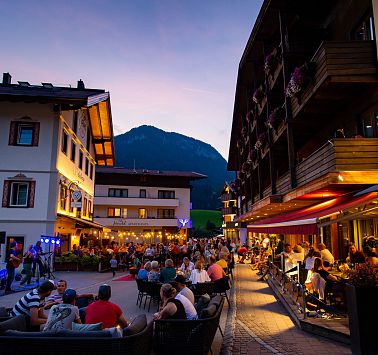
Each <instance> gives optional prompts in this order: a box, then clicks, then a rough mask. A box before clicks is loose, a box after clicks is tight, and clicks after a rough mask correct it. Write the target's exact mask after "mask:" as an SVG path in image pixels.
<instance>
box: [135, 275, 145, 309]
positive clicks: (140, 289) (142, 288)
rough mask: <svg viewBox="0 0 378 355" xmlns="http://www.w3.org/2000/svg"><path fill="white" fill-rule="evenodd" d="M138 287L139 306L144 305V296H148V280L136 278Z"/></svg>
mask: <svg viewBox="0 0 378 355" xmlns="http://www.w3.org/2000/svg"><path fill="white" fill-rule="evenodd" d="M135 281H136V283H137V288H138V297H137V302H136V305H138V303H139V308H140V307H142V301H143V297H147V281H144V280H141V279H138V278H136V279H135Z"/></svg>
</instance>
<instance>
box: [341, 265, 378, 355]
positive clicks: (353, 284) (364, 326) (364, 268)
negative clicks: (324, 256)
mask: <svg viewBox="0 0 378 355" xmlns="http://www.w3.org/2000/svg"><path fill="white" fill-rule="evenodd" d="M347 276H348V284H347V285H346V296H347V303H348V315H349V329H350V338H351V345H352V352H353V354H357V355H359V354H368V355H369V354H378V342H377V339H376V335H377V330H376V329H377V328H376V326H374V324H376V323H377V319H378V307H377V299H378V270H376V269H375V268H373V267H372V266H370V265H368V264H361V265H359V266H358V267H357V268H356V269H355V270H348V271H347Z"/></svg>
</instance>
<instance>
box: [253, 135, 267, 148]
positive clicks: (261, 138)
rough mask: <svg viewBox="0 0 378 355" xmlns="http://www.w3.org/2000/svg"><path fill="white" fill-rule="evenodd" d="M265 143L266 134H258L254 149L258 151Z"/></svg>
mask: <svg viewBox="0 0 378 355" xmlns="http://www.w3.org/2000/svg"><path fill="white" fill-rule="evenodd" d="M265 143H266V133H265V132H264V133H260V134H259V136H258V137H257V141H256V143H255V149H256V150H260V149H263V148H264V146H265Z"/></svg>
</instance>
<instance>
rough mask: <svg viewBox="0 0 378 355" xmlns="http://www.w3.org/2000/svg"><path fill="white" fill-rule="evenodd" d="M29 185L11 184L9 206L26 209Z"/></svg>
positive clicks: (21, 183)
mask: <svg viewBox="0 0 378 355" xmlns="http://www.w3.org/2000/svg"><path fill="white" fill-rule="evenodd" d="M28 190H29V184H28V183H25V182H12V187H11V198H10V206H18V207H27V203H28Z"/></svg>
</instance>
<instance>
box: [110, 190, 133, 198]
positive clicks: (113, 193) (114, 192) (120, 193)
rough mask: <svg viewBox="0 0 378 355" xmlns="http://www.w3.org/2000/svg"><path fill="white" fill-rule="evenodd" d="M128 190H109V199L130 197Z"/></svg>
mask: <svg viewBox="0 0 378 355" xmlns="http://www.w3.org/2000/svg"><path fill="white" fill-rule="evenodd" d="M128 195H129V191H128V189H109V190H108V197H128Z"/></svg>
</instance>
